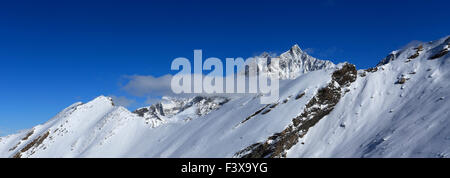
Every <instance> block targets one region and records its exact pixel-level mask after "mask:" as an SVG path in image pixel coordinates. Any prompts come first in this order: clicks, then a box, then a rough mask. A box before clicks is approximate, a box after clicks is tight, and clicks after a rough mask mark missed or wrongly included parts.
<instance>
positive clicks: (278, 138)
mask: <svg viewBox="0 0 450 178" xmlns="http://www.w3.org/2000/svg"><path fill="white" fill-rule="evenodd" d="M356 74H357V71H356V67H355V66H354V65H351V64H345V65H344V66H343V67H342V68H341V69H339V70H337V71H335V72H334V73H333V77H332V79H333V80H332V82H331V83H329V84H328V86H326V87H324V88H321V89H319V91H318V92H317V94H316V95H315V96H314V97H313V98H312V99H311V100H310V101H309V102H308V104H306V108H305V110H304V111H303V113H302V114H301V115H300V116H298V117H296V118H294V119H292V123H291V124H290V125H289V126H288V127H287V128H286V129H284V130H283V131H282V132H280V133H275V134H273V135H272V136H270V137H269V138H268V139H267V140H266V141H265V142H260V143H255V144H252V145H250V146H249V147H247V148H244V149H243V150H241V151H239V152H237V153H236V154H235V157H243V158H278V157H286V151H287V150H289V149H290V148H292V146H294V145H295V144H297V143H298V140H299V138H302V137H303V136H304V135H305V134H306V133H307V132H308V130H309V129H310V128H311V127H313V126H314V125H315V124H317V123H318V122H319V121H320V120H321V119H322V118H324V117H325V116H326V115H328V114H329V113H330V112H331V111H332V110H333V109H334V107H335V106H336V104H337V103H338V102H339V100H340V98H341V96H342V93H341V89H342V87H345V86H348V85H349V84H350V83H352V82H354V81H355V80H356ZM337 84H339V85H337ZM321 106H325V107H321Z"/></svg>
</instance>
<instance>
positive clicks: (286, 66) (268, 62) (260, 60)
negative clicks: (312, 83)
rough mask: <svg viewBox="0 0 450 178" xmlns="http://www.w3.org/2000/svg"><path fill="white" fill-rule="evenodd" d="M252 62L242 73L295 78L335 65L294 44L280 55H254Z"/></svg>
mask: <svg viewBox="0 0 450 178" xmlns="http://www.w3.org/2000/svg"><path fill="white" fill-rule="evenodd" d="M274 60H277V62H278V65H275V61H274ZM251 63H252V64H253V65H249V69H248V70H242V71H241V72H240V74H241V75H249V74H252V73H253V74H256V73H257V72H262V73H266V74H268V75H269V76H274V74H277V76H278V78H280V79H295V78H297V77H298V76H300V75H302V74H305V73H307V72H310V71H316V70H321V69H332V68H334V67H335V64H334V63H332V62H331V61H327V60H319V59H316V58H314V57H312V56H310V55H308V54H307V53H306V52H304V51H302V50H301V49H300V47H299V46H298V45H294V46H292V48H291V49H290V50H289V51H286V52H284V53H283V54H281V55H280V56H278V57H273V56H271V55H270V54H269V53H267V52H265V53H263V54H261V55H260V56H256V57H254V58H253V59H252V61H251ZM250 71H253V72H250Z"/></svg>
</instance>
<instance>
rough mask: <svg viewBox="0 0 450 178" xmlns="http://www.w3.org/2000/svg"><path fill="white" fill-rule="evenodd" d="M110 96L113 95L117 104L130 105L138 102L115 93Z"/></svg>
mask: <svg viewBox="0 0 450 178" xmlns="http://www.w3.org/2000/svg"><path fill="white" fill-rule="evenodd" d="M109 97H111V98H112V99H113V102H114V104H115V105H117V106H123V107H127V106H130V105H131V104H133V103H134V102H136V101H135V100H133V99H128V98H126V97H124V96H119V97H118V96H114V95H110V96H109Z"/></svg>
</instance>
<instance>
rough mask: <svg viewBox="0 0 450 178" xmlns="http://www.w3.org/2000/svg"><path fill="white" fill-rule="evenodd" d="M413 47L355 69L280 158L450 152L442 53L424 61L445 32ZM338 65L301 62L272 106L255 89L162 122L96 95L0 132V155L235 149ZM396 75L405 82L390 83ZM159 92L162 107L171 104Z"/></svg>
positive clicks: (298, 107) (290, 114) (287, 112)
mask: <svg viewBox="0 0 450 178" xmlns="http://www.w3.org/2000/svg"><path fill="white" fill-rule="evenodd" d="M445 40H447V41H445ZM417 47H418V46H414V47H411V48H407V49H404V50H400V51H397V53H398V54H399V55H397V56H396V57H395V58H394V60H392V61H390V62H389V63H387V64H385V65H382V66H380V67H378V70H377V71H376V72H366V71H364V70H360V71H358V73H359V74H358V78H357V80H356V81H355V82H354V83H352V84H351V86H350V87H349V89H350V91H348V92H347V93H346V94H345V95H343V97H342V98H341V99H340V101H339V103H338V104H337V105H336V107H335V109H334V110H333V111H332V112H331V113H330V114H329V115H328V116H326V117H325V118H323V119H322V120H320V121H319V123H318V124H317V125H315V126H314V127H313V128H311V129H309V131H308V133H307V134H306V135H305V137H304V138H301V139H300V141H299V144H297V145H295V146H294V147H292V148H291V149H290V150H288V154H287V156H288V157H450V128H448V127H449V126H450V118H449V116H450V115H449V112H450V103H449V99H450V98H449V97H450V89H449V87H450V86H449V84H450V83H449V78H450V74H449V72H448V71H449V69H450V64H449V54H446V55H443V56H442V57H440V58H437V59H434V60H429V59H430V57H432V56H433V55H435V54H436V53H439V52H441V51H443V50H445V49H446V48H448V37H446V38H443V39H441V40H438V41H435V42H433V43H425V44H423V46H422V47H423V49H422V50H420V51H419V52H418V53H419V55H418V56H417V57H415V58H413V59H408V58H410V57H411V56H413V55H414V54H415V53H417V51H418V50H417V49H415V48H417ZM306 58H309V57H306ZM407 61H408V62H407ZM319 63H320V61H319ZM320 64H321V65H323V62H322V63H320ZM335 67H339V65H337V66H335V65H334V64H332V65H329V66H328V67H323V69H321V68H319V67H316V68H314V67H308V68H311V69H317V70H316V71H313V70H311V71H306V72H305V71H303V72H302V73H301V75H299V76H298V77H296V78H295V79H292V80H282V81H280V100H279V102H278V104H277V105H269V106H266V105H262V104H260V99H259V97H258V96H257V95H246V96H241V97H235V98H232V99H231V100H230V101H228V102H226V103H225V104H223V105H221V106H220V107H219V106H218V105H217V104H215V103H212V104H211V103H209V104H208V105H206V104H205V105H202V104H197V105H192V107H187V108H186V109H185V110H182V111H178V110H177V112H171V113H170V114H169V115H166V116H164V117H161V118H160V120H157V119H154V118H153V119H152V118H151V119H148V118H146V117H140V116H138V114H135V113H132V112H130V111H128V110H127V109H125V108H123V107H120V106H114V105H113V101H111V99H110V98H108V97H104V96H101V97H98V98H96V99H94V100H93V101H90V102H88V103H85V104H82V103H76V104H74V105H72V106H70V107H68V108H67V109H65V110H63V111H62V112H61V113H59V114H58V115H57V116H55V117H54V118H52V119H51V120H50V121H48V122H47V123H44V124H42V125H38V126H36V127H34V128H31V129H29V130H24V131H22V132H20V133H18V134H14V135H10V136H6V137H1V138H0V157H14V156H17V155H18V154H20V157H233V156H234V154H235V153H236V152H238V151H240V150H242V149H244V148H246V147H248V146H250V145H252V144H254V143H257V142H262V141H265V140H267V138H268V137H270V136H271V135H273V134H274V133H277V132H280V131H282V130H283V129H285V128H286V127H287V126H288V125H289V124H290V123H291V122H292V119H293V118H295V117H296V116H298V115H299V114H301V113H302V112H303V109H304V108H305V104H306V103H308V101H309V100H310V99H311V98H312V97H313V96H314V95H315V94H316V92H317V90H318V89H319V88H321V87H324V86H326V85H327V84H328V83H329V82H330V81H331V73H333V71H334V70H335ZM282 72H283V73H285V74H286V78H290V77H291V76H295V75H296V74H293V73H292V71H291V69H286V70H285V69H283V71H282ZM402 78H404V79H405V82H404V83H403V84H396V83H398V81H399V80H401V79H402ZM303 92H304V93H305V95H304V96H303V97H301V98H299V99H296V96H298V95H299V94H301V93H303ZM166 100H167V101H165V102H164V104H165V107H170V108H174V106H176V105H177V104H174V103H177V102H175V101H173V102H170V98H169V99H166ZM262 108H264V110H261V109H262ZM259 110H261V112H260V113H257V114H255V113H256V112H257V111H259ZM171 111H172V110H171ZM198 111H202V112H200V114H199V113H198ZM249 116H252V117H249ZM247 118H248V119H247ZM246 119H247V120H246ZM46 133H48V135H47V136H46V137H45V135H46ZM300 143H302V144H300Z"/></svg>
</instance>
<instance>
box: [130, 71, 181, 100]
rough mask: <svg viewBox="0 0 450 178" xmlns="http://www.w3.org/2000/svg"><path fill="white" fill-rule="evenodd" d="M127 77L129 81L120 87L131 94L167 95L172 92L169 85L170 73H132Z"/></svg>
mask: <svg viewBox="0 0 450 178" xmlns="http://www.w3.org/2000/svg"><path fill="white" fill-rule="evenodd" d="M127 78H128V79H129V81H128V83H127V84H126V85H125V86H124V87H122V89H124V90H125V91H127V92H128V93H130V94H132V95H135V96H144V95H167V94H171V93H172V89H171V87H170V83H171V80H172V75H170V74H167V75H164V76H161V77H154V76H143V75H134V76H128V77H127Z"/></svg>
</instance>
